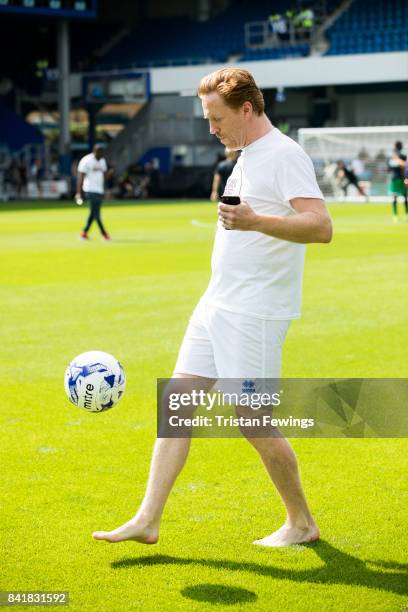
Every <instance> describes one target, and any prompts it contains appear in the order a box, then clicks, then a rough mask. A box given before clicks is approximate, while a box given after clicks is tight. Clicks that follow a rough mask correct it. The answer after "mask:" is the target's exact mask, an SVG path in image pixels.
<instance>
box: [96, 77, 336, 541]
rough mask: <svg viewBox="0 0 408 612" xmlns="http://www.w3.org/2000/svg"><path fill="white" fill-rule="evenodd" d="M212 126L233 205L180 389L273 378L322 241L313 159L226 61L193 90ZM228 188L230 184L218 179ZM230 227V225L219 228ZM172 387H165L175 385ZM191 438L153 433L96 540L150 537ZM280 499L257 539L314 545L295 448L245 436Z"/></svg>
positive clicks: (326, 232) (189, 337)
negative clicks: (135, 503) (131, 495)
mask: <svg viewBox="0 0 408 612" xmlns="http://www.w3.org/2000/svg"><path fill="white" fill-rule="evenodd" d="M198 95H199V97H200V98H201V102H202V107H203V112H204V117H205V118H206V119H207V120H208V122H209V126H210V132H211V134H214V135H215V136H216V137H217V138H218V139H219V140H220V141H221V142H222V144H223V145H224V146H226V147H228V148H229V149H233V150H242V153H241V155H240V157H239V159H238V162H237V164H236V166H235V168H234V170H233V173H232V175H231V177H230V179H229V184H230V185H231V186H234V185H235V186H236V187H237V188H239V194H237V195H239V196H240V198H241V204H239V205H237V206H230V205H227V204H221V203H220V204H219V205H218V216H219V223H218V229H217V233H216V237H215V244H214V250H213V258H212V277H211V280H210V283H209V286H208V288H207V290H206V292H205V293H204V295H203V297H202V298H201V300H200V302H199V304H198V305H197V307H196V309H195V311H194V313H193V315H192V317H191V319H190V322H189V325H188V328H187V331H186V335H185V337H184V340H183V342H182V345H181V349H180V353H179V356H178V360H177V364H176V367H175V370H174V374H173V383H174V384H175V385H177V380H176V381H175V380H174V379H184V380H183V382H182V381H180V383H178V384H180V385H181V388H182V391H183V392H185V391H186V386H187V385H188V384H190V382H186V379H190V381H191V389H193V388H195V387H196V386H197V385H198V386H199V388H200V389H204V390H205V391H209V390H210V389H211V388H212V387H213V385H214V383H215V382H216V380H217V379H219V378H245V377H251V378H279V376H280V367H281V353H282V347H283V343H284V340H285V336H286V333H287V331H288V328H289V325H290V322H291V320H292V319H297V318H299V316H300V306H301V287H302V274H303V262H304V255H305V244H306V243H310V242H322V243H327V242H330V240H331V237H332V224H331V220H330V217H329V214H328V212H327V210H326V207H325V204H324V201H323V196H322V194H321V191H320V189H319V187H318V185H317V183H316V177H315V173H314V170H313V165H312V162H311V160H310V159H309V157H308V156H307V155H306V153H305V152H304V151H303V150H302V149H301V147H300V146H299V145H298V144H296V143H295V142H294V141H293V140H291V139H290V138H288V137H287V136H285V135H284V134H282V133H281V132H280V131H279V130H278V129H277V128H276V127H274V126H272V124H271V122H270V121H269V119H268V117H267V116H266V115H265V112H264V100H263V96H262V93H261V91H260V90H259V88H258V87H257V85H256V84H255V81H254V79H253V77H252V75H251V74H250V73H249V72H247V71H246V70H240V69H235V68H226V69H223V70H218V71H216V72H214V73H212V74H210V75H208V76H206V77H204V78H203V79H202V80H201V82H200V86H199V89H198ZM227 187H228V185H227ZM227 230H233V231H227ZM173 390H175V389H173ZM190 442H191V440H190V438H158V439H157V440H156V443H155V447H154V451H153V457H152V461H151V467H150V475H149V479H148V484H147V489H146V493H145V497H144V499H143V502H142V504H141V507H140V509H139V510H138V512H137V514H136V515H135V516H134V517H133V518H132V519H131V520H130V521H128V522H127V523H125V524H124V525H122V526H121V527H118V528H117V529H115V530H113V531H96V532H94V534H93V537H94V538H95V539H96V540H107V541H109V542H120V541H123V540H136V541H138V542H142V543H145V544H154V543H155V542H157V540H158V537H159V525H160V519H161V515H162V512H163V509H164V506H165V503H166V501H167V498H168V495H169V493H170V491H171V489H172V487H173V484H174V482H175V480H176V478H177V476H178V474H179V473H180V471H181V469H182V467H183V465H184V463H185V461H186V459H187V455H188V452H189V448H190ZM249 442H250V443H251V444H252V445H253V446H254V447H255V449H256V450H257V451H258V453H259V455H260V457H261V459H262V461H263V463H264V465H265V467H266V469H267V471H268V473H269V475H270V477H271V479H272V481H273V483H274V484H275V486H276V488H277V490H278V492H279V494H280V496H281V498H282V501H283V503H284V504H285V507H286V513H287V519H286V522H285V523H284V525H283V526H282V527H281V528H280V529H278V530H277V531H275V532H274V533H272V534H271V535H268V536H266V537H264V538H263V539H261V540H257V541H256V542H255V544H258V545H261V546H268V547H275V546H288V545H290V544H300V543H302V542H312V541H314V540H317V539H318V538H319V529H318V527H317V525H316V523H315V521H314V519H313V516H312V514H311V512H310V510H309V507H308V504H307V502H306V499H305V495H304V493H303V489H302V485H301V482H300V476H299V471H298V465H297V460H296V456H295V454H294V452H293V450H292V448H291V446H290V445H289V443H288V441H287V440H286V439H285V438H283V437H268V438H260V437H254V438H251V439H249Z"/></svg>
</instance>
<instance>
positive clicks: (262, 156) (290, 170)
mask: <svg viewBox="0 0 408 612" xmlns="http://www.w3.org/2000/svg"><path fill="white" fill-rule="evenodd" d="M225 193H226V194H228V195H239V196H240V197H241V200H245V201H246V202H247V203H248V204H249V205H250V206H251V208H253V209H254V210H255V211H256V212H257V213H260V214H265V215H278V216H280V217H287V216H290V215H294V214H297V213H296V211H295V210H294V209H293V208H292V206H291V204H290V202H289V200H291V199H293V198H296V197H309V198H319V199H322V200H323V199H324V198H323V195H322V193H321V191H320V189H319V187H318V185H317V181H316V176H315V172H314V168H313V164H312V162H311V160H310V158H309V157H308V155H307V154H306V153H305V152H304V151H303V149H302V148H301V147H300V146H299V145H298V144H297V143H296V142H295V141H294V140H292V139H291V138H289V137H288V136H285V135H284V134H282V132H280V130H278V129H277V128H275V127H274V128H273V129H272V130H271V131H270V132H268V134H266V135H265V136H263V137H262V138H259V139H258V140H256V141H255V142H253V143H252V144H250V145H248V146H247V147H245V148H244V149H243V150H242V153H241V156H240V157H239V159H238V161H237V163H236V165H235V167H234V170H233V172H232V174H231V176H230V178H229V179H228V182H227V186H226V189H225ZM304 255H305V245H304V244H297V243H295V242H288V241H286V240H280V239H278V238H273V237H271V236H267V235H266V234H263V233H261V232H252V231H239V230H226V229H224V228H223V226H222V225H221V223H220V222H218V226H217V232H216V236H215V242H214V249H213V254H212V260H211V267H212V275H211V280H210V283H209V286H208V288H207V290H206V292H205V293H204V295H203V297H202V301H203V302H204V303H207V304H210V305H212V306H216V307H218V308H223V309H225V310H229V311H230V312H238V313H245V314H248V315H251V316H254V317H260V318H263V319H297V318H299V317H300V307H301V301H302V276H303V264H304Z"/></svg>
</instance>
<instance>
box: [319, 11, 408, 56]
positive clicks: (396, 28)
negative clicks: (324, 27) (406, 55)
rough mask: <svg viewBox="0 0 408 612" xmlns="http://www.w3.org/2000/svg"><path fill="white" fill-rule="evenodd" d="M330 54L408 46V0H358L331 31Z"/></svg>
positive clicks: (376, 51)
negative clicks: (366, 0)
mask: <svg viewBox="0 0 408 612" xmlns="http://www.w3.org/2000/svg"><path fill="white" fill-rule="evenodd" d="M327 36H328V38H329V41H330V48H329V50H328V51H327V53H326V55H346V54H352V53H378V52H388V51H404V50H407V49H408V3H407V1H406V0H387V1H386V2H384V1H383V0H371V1H370V2H369V3H368V2H365V0H354V2H353V3H352V4H351V6H350V8H349V10H347V11H346V12H345V13H343V15H341V16H340V17H339V19H338V20H337V21H336V22H335V23H334V24H333V26H332V27H331V28H330V30H329V31H328V32H327Z"/></svg>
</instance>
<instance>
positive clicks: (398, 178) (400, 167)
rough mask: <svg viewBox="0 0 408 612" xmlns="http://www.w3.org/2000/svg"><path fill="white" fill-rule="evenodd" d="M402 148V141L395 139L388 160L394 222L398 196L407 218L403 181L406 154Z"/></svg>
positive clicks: (407, 202)
mask: <svg viewBox="0 0 408 612" xmlns="http://www.w3.org/2000/svg"><path fill="white" fill-rule="evenodd" d="M402 149H403V146H402V142H400V141H397V142H396V143H395V145H394V151H393V154H392V157H391V159H390V160H389V162H388V170H389V172H390V173H391V180H390V186H389V194H390V195H392V216H393V220H394V223H396V222H397V221H398V196H402V197H403V198H404V204H405V216H406V219H407V220H408V200H407V193H408V192H407V187H406V184H405V182H404V174H405V168H406V165H407V156H406V155H404V153H403V152H402Z"/></svg>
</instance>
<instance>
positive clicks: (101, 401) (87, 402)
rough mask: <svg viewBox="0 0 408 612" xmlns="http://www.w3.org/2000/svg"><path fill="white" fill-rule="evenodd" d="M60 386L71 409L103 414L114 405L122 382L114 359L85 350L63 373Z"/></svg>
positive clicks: (123, 385)
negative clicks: (70, 404)
mask: <svg viewBox="0 0 408 612" xmlns="http://www.w3.org/2000/svg"><path fill="white" fill-rule="evenodd" d="M64 386H65V391H66V394H67V395H68V398H69V399H70V400H71V402H72V403H73V404H75V406H79V407H80V408H83V409H84V410H87V411H88V412H104V411H105V410H109V409H110V408H113V406H114V405H115V404H117V403H118V401H119V400H120V398H121V397H122V395H123V392H124V390H125V386H126V379H125V373H124V371H123V368H122V366H121V364H120V363H119V361H118V360H117V359H115V357H113V356H112V355H109V353H104V352H103V351H88V352H87V353H82V354H81V355H78V357H75V359H73V360H72V361H71V363H70V364H69V366H68V367H67V369H66V372H65V380H64Z"/></svg>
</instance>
